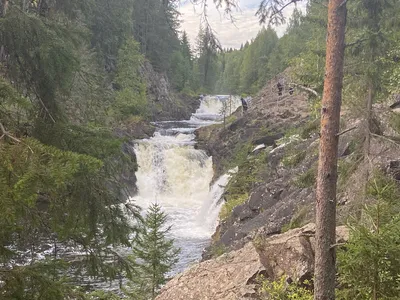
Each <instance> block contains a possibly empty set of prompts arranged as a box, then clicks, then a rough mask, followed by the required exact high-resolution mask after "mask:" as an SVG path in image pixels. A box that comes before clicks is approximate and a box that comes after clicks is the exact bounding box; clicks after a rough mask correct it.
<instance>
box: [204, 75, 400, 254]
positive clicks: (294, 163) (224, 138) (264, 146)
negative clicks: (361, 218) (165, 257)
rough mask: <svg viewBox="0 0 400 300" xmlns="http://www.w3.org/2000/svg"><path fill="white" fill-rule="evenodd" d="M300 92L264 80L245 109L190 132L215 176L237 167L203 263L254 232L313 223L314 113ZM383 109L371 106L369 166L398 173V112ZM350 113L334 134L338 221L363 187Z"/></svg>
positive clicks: (359, 146)
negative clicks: (281, 89)
mask: <svg viewBox="0 0 400 300" xmlns="http://www.w3.org/2000/svg"><path fill="white" fill-rule="evenodd" d="M308 96H309V95H308V94H307V93H306V92H303V91H301V90H295V92H294V94H293V95H290V94H289V93H288V92H287V91H284V93H283V95H282V96H279V95H278V93H277V90H276V82H274V81H272V82H270V83H269V84H268V85H267V86H266V87H265V88H264V89H263V90H262V91H261V93H260V94H259V95H258V96H257V97H255V99H254V100H253V102H252V103H251V105H250V107H249V110H248V111H247V112H246V113H243V112H242V111H241V109H239V110H238V111H237V112H236V113H235V114H234V116H233V117H231V118H230V119H229V121H228V122H227V124H225V126H224V125H214V126H210V127H206V128H201V129H199V130H198V131H197V132H196V135H197V138H198V144H197V147H199V148H201V149H205V150H206V151H207V152H208V153H209V154H210V155H212V157H213V163H214V168H215V177H218V176H219V175H221V174H223V173H224V172H226V171H227V170H229V169H231V168H233V167H235V166H238V167H239V170H238V173H237V174H236V175H234V176H233V177H232V180H231V182H230V183H229V184H228V185H227V186H226V192H225V194H224V197H223V199H221V201H224V202H225V204H224V206H223V208H222V211H221V214H220V222H219V225H218V227H217V229H216V232H215V234H214V235H213V239H212V244H211V246H210V247H208V248H207V249H206V250H205V251H204V254H203V259H204V260H207V259H210V258H212V257H216V256H218V255H220V254H221V253H224V252H227V251H231V250H238V249H241V248H242V247H243V246H244V245H245V244H246V243H248V242H249V241H252V240H254V237H255V236H256V235H257V234H259V233H262V234H264V235H266V236H268V235H272V234H276V233H280V232H282V231H285V230H288V229H290V228H296V227H299V226H302V225H304V224H306V223H307V222H312V221H313V220H314V198H315V180H316V170H317V160H318V145H319V118H318V117H314V116H313V115H312V114H311V113H310V112H311V111H312V101H309V100H308V98H309V97H308ZM389 106H390V103H381V104H376V105H375V106H374V112H373V116H374V118H373V124H374V130H373V137H372V141H371V150H370V158H371V159H370V166H369V167H370V168H372V169H381V170H383V171H384V172H385V173H395V174H398V173H399V172H398V170H397V169H396V168H397V167H396V166H397V163H396V162H397V161H398V154H396V153H398V146H397V144H396V143H395V142H393V137H394V136H396V134H397V135H398V131H397V132H396V129H395V127H396V124H400V121H399V120H398V119H399V118H400V117H399V116H398V115H396V114H395V113H394V112H392V111H391V110H390V107H389ZM358 115H359V114H353V113H352V112H351V111H350V110H346V108H345V109H344V110H343V111H342V120H341V127H342V128H341V130H343V131H345V130H346V129H352V130H350V131H348V132H346V133H344V134H342V135H340V138H339V181H338V205H339V207H338V213H339V217H338V220H339V223H344V222H345V220H346V219H347V218H348V216H349V213H350V212H351V211H353V208H354V207H355V206H357V205H358V204H357V203H359V201H360V199H359V195H361V194H362V189H363V188H364V186H365V185H364V183H363V178H365V177H363V176H364V175H363V174H364V172H365V165H364V164H363V163H362V162H363V160H362V157H363V143H364V138H365V137H364V136H365V134H364V127H363V121H362V119H360V118H359V117H354V116H358ZM396 116H397V117H396ZM394 120H398V121H397V122H398V123H396V121H394ZM397 127H398V128H400V126H397ZM399 166H400V164H399ZM396 170H397V171H396Z"/></svg>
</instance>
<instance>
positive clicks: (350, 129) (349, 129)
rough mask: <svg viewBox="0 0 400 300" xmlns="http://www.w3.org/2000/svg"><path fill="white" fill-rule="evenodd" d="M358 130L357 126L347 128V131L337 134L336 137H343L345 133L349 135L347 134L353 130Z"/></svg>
mask: <svg viewBox="0 0 400 300" xmlns="http://www.w3.org/2000/svg"><path fill="white" fill-rule="evenodd" d="M356 128H357V126H353V127H350V128H347V129H345V130H343V131H341V132H339V133H337V134H336V136H341V135H343V134H345V133H347V132H349V131H352V130H354V129H356Z"/></svg>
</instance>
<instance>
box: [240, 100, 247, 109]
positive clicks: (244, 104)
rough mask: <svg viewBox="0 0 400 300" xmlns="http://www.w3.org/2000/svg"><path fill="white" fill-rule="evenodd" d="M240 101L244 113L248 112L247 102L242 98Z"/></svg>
mask: <svg viewBox="0 0 400 300" xmlns="http://www.w3.org/2000/svg"><path fill="white" fill-rule="evenodd" d="M240 101H241V102H242V107H243V112H245V111H247V108H248V107H247V102H246V100H244V98H243V97H241V98H240Z"/></svg>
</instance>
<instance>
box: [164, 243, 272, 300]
mask: <svg viewBox="0 0 400 300" xmlns="http://www.w3.org/2000/svg"><path fill="white" fill-rule="evenodd" d="M264 271H265V269H264V267H263V265H262V264H261V262H260V258H259V255H258V253H257V251H256V249H255V248H254V246H253V244H252V243H248V244H247V245H246V246H245V247H243V248H242V249H240V250H238V251H232V252H230V253H227V254H224V255H222V256H220V257H218V258H217V259H213V260H208V261H205V262H202V263H199V264H196V265H195V266H193V267H191V268H190V269H189V270H187V271H185V272H184V273H182V274H180V275H178V276H176V277H175V278H173V279H172V280H171V281H169V282H168V283H167V285H166V286H165V287H164V288H163V289H162V291H161V294H160V295H159V296H158V297H157V298H156V299H157V300H180V299H182V300H189V299H195V300H203V299H204V300H206V299H209V300H217V299H218V300H234V299H250V298H252V297H253V296H254V295H255V294H256V284H255V278H256V277H257V275H258V274H260V273H263V272H264Z"/></svg>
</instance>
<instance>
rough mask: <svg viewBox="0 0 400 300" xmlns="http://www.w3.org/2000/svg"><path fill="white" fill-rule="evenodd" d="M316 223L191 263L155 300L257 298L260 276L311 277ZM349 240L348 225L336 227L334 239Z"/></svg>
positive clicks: (260, 234) (259, 239) (234, 299)
mask: <svg viewBox="0 0 400 300" xmlns="http://www.w3.org/2000/svg"><path fill="white" fill-rule="evenodd" d="M314 234H315V225H314V224H308V225H306V226H304V227H302V228H297V229H293V230H290V231H288V232H286V233H284V234H278V235H273V236H269V237H264V235H263V233H262V232H260V233H259V234H258V236H257V237H256V239H255V241H254V243H252V242H250V243H247V244H246V245H245V246H244V247H243V248H242V249H240V250H236V251H232V252H229V253H226V254H224V255H222V256H220V257H218V258H216V259H211V260H208V261H205V262H202V263H199V264H196V265H194V266H192V267H191V268H190V269H188V270H187V271H185V272H184V273H182V274H180V275H177V276H176V277H175V278H173V279H172V280H171V281H169V282H168V283H167V285H166V286H165V287H164V288H163V289H162V291H161V294H160V295H159V296H158V297H157V298H156V299H157V300H189V299H196V300H238V299H256V298H257V289H258V285H259V282H258V280H257V277H258V276H259V275H263V276H264V278H266V279H268V280H277V279H279V278H280V277H281V276H283V275H286V276H288V279H289V280H292V281H296V282H297V281H302V280H304V279H310V278H311V277H312V272H313V265H314ZM347 239H348V230H347V228H345V227H343V226H341V227H338V228H337V241H338V242H344V241H346V240H347Z"/></svg>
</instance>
